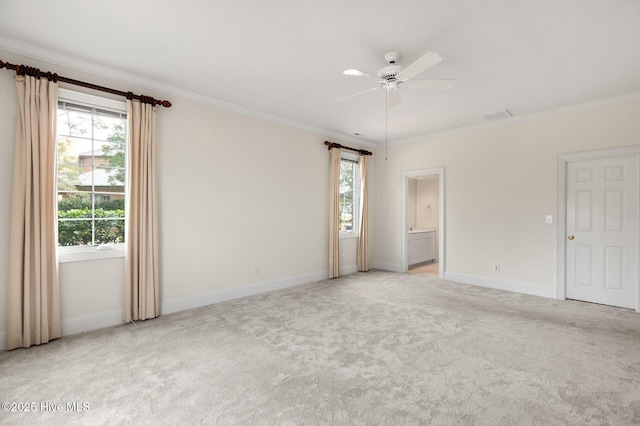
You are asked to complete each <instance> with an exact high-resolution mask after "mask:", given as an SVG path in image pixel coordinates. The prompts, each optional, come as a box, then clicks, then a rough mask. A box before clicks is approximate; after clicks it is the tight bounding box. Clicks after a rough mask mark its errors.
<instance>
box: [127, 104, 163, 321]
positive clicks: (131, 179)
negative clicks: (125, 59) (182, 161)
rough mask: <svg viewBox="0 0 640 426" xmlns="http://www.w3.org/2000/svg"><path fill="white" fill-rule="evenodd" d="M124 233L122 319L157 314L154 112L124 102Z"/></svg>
mask: <svg viewBox="0 0 640 426" xmlns="http://www.w3.org/2000/svg"><path fill="white" fill-rule="evenodd" d="M127 132H128V137H127V170H128V175H127V210H126V215H127V230H126V247H127V248H126V255H125V288H124V299H123V310H122V319H123V321H125V322H131V321H132V320H145V319H150V318H155V317H157V316H159V315H160V267H159V261H160V258H159V247H158V246H159V242H160V240H159V234H158V195H157V184H156V166H155V164H156V109H155V107H154V106H152V105H150V104H147V103H140V102H138V101H131V100H127Z"/></svg>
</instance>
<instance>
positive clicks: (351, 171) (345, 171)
mask: <svg viewBox="0 0 640 426" xmlns="http://www.w3.org/2000/svg"><path fill="white" fill-rule="evenodd" d="M359 206H360V170H359V165H358V156H357V155H350V154H348V153H343V154H342V159H341V160H340V235H341V236H342V237H357V236H358V221H359V219H360V210H359Z"/></svg>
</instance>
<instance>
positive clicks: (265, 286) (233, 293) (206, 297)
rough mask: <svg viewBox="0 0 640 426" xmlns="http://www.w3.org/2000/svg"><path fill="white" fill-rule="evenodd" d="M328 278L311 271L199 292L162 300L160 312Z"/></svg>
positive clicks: (194, 306) (166, 312) (168, 312)
mask: <svg viewBox="0 0 640 426" xmlns="http://www.w3.org/2000/svg"><path fill="white" fill-rule="evenodd" d="M327 278H329V271H321V272H313V273H310V274H305V275H298V276H295V277H288V278H282V279H278V280H273V281H265V282H262V283H256V284H250V285H245V286H242V287H238V288H230V289H227V290H220V291H213V292H211V293H205V294H199V295H197V296H191V297H185V298H183V299H177V300H167V301H166V302H162V305H161V308H160V312H162V314H163V315H164V314H171V313H173V312H180V311H186V310H187V309H193V308H199V307H201V306H207V305H212V304H214V303H219V302H226V301H227V300H233V299H239V298H241V297H246V296H253V295H255V294H261V293H266V292H268V291H274V290H282V289H284V288H289V287H295V286H298V285H302V284H307V283H312V282H314V281H320V280H325V279H327Z"/></svg>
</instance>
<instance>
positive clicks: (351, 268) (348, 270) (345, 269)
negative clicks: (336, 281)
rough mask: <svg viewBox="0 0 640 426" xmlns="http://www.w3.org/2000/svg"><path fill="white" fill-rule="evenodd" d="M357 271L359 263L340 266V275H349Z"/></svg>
mask: <svg viewBox="0 0 640 426" xmlns="http://www.w3.org/2000/svg"><path fill="white" fill-rule="evenodd" d="M356 272H358V265H347V266H342V267H341V268H340V275H349V274H353V273H356ZM327 276H328V275H327Z"/></svg>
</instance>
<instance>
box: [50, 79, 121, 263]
mask: <svg viewBox="0 0 640 426" xmlns="http://www.w3.org/2000/svg"><path fill="white" fill-rule="evenodd" d="M58 102H69V103H70V104H76V105H82V106H86V107H93V108H98V109H102V110H108V111H114V112H118V113H123V114H125V115H126V114H127V104H126V102H124V101H120V100H115V99H109V98H105V97H101V96H95V95H89V94H87V93H82V92H76V91H72V90H67V89H58ZM125 135H126V133H125ZM56 140H57V131H56ZM125 144H126V142H125ZM126 168H127V153H126V150H125V183H124V188H125V190H124V194H125V219H124V227H125V235H126V232H127V231H126V230H127V226H128V225H127V219H126V212H127V207H128V206H127V201H126V200H127V195H126V194H127V189H126V188H127V175H128V171H127V169H126ZM57 179H58V177H57V174H56V182H57ZM56 199H57V195H56ZM57 221H58V208H57V203H56V222H57ZM56 240H57V238H56ZM56 246H57V250H58V262H59V263H66V262H78V261H86V260H99V259H112V258H122V257H124V256H125V252H126V242H123V243H116V244H102V245H96V246H58V245H57V241H56Z"/></svg>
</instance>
